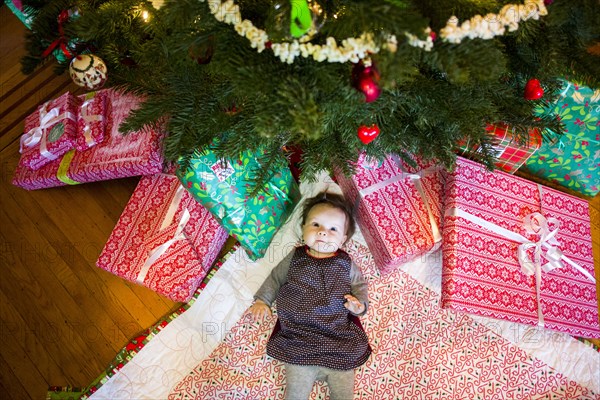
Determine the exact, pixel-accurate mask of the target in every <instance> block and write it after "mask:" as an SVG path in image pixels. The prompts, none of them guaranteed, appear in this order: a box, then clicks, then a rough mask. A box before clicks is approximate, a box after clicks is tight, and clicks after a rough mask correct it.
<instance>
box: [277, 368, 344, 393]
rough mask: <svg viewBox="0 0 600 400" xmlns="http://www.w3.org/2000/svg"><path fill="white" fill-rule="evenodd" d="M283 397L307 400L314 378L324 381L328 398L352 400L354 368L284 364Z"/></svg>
mask: <svg viewBox="0 0 600 400" xmlns="http://www.w3.org/2000/svg"><path fill="white" fill-rule="evenodd" d="M285 377H286V388H285V399H286V400H307V399H308V396H309V395H310V392H311V390H312V387H313V384H314V383H315V381H316V380H322V381H326V382H327V385H328V386H329V399H330V400H352V398H353V397H354V370H353V369H349V370H339V369H331V368H325V367H319V366H316V365H294V364H287V363H286V364H285Z"/></svg>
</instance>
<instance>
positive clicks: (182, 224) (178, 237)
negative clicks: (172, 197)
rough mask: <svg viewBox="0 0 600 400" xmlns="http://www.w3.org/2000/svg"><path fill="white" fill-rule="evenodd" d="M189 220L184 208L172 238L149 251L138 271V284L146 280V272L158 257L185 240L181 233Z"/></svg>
mask: <svg viewBox="0 0 600 400" xmlns="http://www.w3.org/2000/svg"><path fill="white" fill-rule="evenodd" d="M189 220H190V212H189V210H188V209H187V208H186V209H185V210H184V211H183V215H182V216H181V220H180V221H179V224H178V225H177V229H176V230H175V234H174V235H173V237H172V238H171V239H169V240H167V241H166V242H164V243H163V244H161V245H160V246H158V247H155V248H154V249H152V250H151V251H150V253H148V259H146V262H145V263H144V265H143V266H142V269H141V270H140V273H139V274H138V276H137V278H136V281H137V282H138V283H144V280H145V279H146V275H148V271H149V270H150V267H151V266H152V264H154V263H155V262H156V260H158V259H159V257H160V256H161V255H163V254H164V252H165V251H167V250H168V249H169V247H171V245H172V244H173V243H175V242H176V241H178V240H186V239H187V237H186V236H185V233H184V232H183V229H184V228H185V225H186V224H187V223H188V221H189Z"/></svg>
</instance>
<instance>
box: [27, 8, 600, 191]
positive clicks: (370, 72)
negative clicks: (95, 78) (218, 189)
mask: <svg viewBox="0 0 600 400" xmlns="http://www.w3.org/2000/svg"><path fill="white" fill-rule="evenodd" d="M24 4H25V6H26V7H28V8H27V10H29V12H30V13H32V14H33V15H34V16H35V18H34V20H33V24H32V27H31V33H30V35H29V37H28V46H29V49H28V50H29V55H28V56H27V57H26V58H25V59H24V60H23V69H24V71H25V72H31V71H33V70H34V68H35V67H36V66H37V65H38V64H40V63H41V62H44V60H45V59H46V57H47V55H48V54H49V52H50V51H54V52H55V53H58V54H62V56H61V57H59V61H61V64H60V67H59V71H58V72H61V71H64V70H65V69H67V68H68V66H69V59H70V58H71V57H73V56H75V55H76V54H83V53H93V54H95V55H97V56H98V57H100V58H101V59H103V60H104V62H105V63H106V64H107V66H108V73H109V84H110V85H113V86H119V87H122V88H124V89H125V90H128V91H132V92H135V93H138V94H141V95H144V96H145V101H144V103H143V105H142V107H141V108H140V109H138V110H137V111H136V112H135V113H133V114H131V115H130V117H129V118H128V120H127V121H126V123H124V124H123V125H122V126H121V131H123V132H127V131H129V130H134V129H139V128H140V127H141V126H143V125H146V124H163V123H166V126H167V130H168V133H169V135H168V137H167V139H166V142H165V155H166V157H167V158H168V159H170V160H176V159H179V158H180V157H181V158H182V159H184V160H185V159H186V157H188V156H190V155H191V154H192V153H193V152H194V150H195V149H198V148H202V147H204V146H207V145H209V144H210V143H213V141H214V139H218V143H219V144H218V148H217V151H218V153H219V154H221V155H224V156H227V155H231V156H234V155H236V154H238V153H240V152H242V151H244V150H248V149H249V150H258V149H259V148H260V149H262V150H266V151H265V152H264V154H265V156H264V157H265V160H264V165H265V166H266V167H268V165H269V162H270V161H273V160H275V159H276V158H277V157H279V156H280V155H281V153H282V152H285V151H286V149H290V148H300V149H302V161H301V167H302V170H303V173H304V174H305V176H307V177H312V176H314V174H315V172H317V171H319V170H321V169H331V168H333V167H334V166H337V167H340V168H342V169H343V170H344V171H346V172H350V171H351V165H352V162H353V161H355V160H356V159H357V157H358V154H359V152H360V151H365V152H366V153H367V154H369V155H371V156H373V157H375V158H382V157H384V156H385V155H386V154H389V153H395V154H398V155H399V156H401V157H404V156H405V155H406V154H408V153H414V154H418V155H420V156H422V157H424V158H426V159H437V160H439V161H440V162H442V163H443V164H445V165H446V166H451V165H452V164H453V162H454V160H455V157H456V155H455V151H456V148H457V146H458V144H459V143H462V142H464V141H467V140H469V141H471V142H474V143H480V144H481V145H482V150H483V161H484V162H485V163H486V164H487V165H488V166H491V165H492V163H493V155H492V152H491V146H490V139H489V137H487V136H486V135H485V129H484V128H485V126H486V124H488V123H495V122H503V123H506V124H508V125H510V126H512V127H514V128H515V132H516V133H517V134H519V135H520V136H519V140H523V141H525V140H526V132H527V131H528V129H531V128H539V129H540V130H541V131H542V132H544V131H545V129H547V128H550V129H552V130H553V131H555V132H560V131H561V123H560V121H558V120H557V119H556V118H554V117H553V116H552V115H549V116H544V117H541V118H540V117H537V116H535V115H534V113H533V109H534V107H536V106H537V105H538V104H539V103H541V102H542V103H543V102H548V101H551V100H552V99H553V96H554V94H555V92H556V90H557V88H558V78H561V77H567V78H568V79H570V80H574V81H577V82H584V83H585V84H587V85H589V86H592V87H598V83H599V78H600V57H599V56H598V54H597V53H595V54H594V51H593V47H594V46H596V47H597V46H598V43H600V5H599V3H598V1H597V0H578V1H567V0H556V1H551V0H545V1H542V0H525V2H524V3H517V4H512V3H510V2H509V1H491V0H489V1H486V0H483V1H473V0H460V1H454V0H442V1H435V2H433V1H430V0H424V1H417V0H413V1H411V0H387V1H384V0H353V1H350V0H310V1H307V0H272V1H261V0H235V1H234V0H227V1H225V2H222V1H221V0H208V1H201V0H166V1H164V2H162V1H153V2H149V1H139V0H114V1H102V0H87V1H85V0H69V1H67V0H55V1H50V2H40V1H24ZM61 16H62V18H61ZM49 49H50V50H49ZM538 81H539V82H540V86H539V87H535V84H536V83H537V82H538ZM531 84H534V87H533V88H532V87H529V86H530V85H531ZM526 86H528V87H527V91H526V92H524V91H525V90H526V89H525V88H526ZM261 154H262V152H261ZM257 178H258V179H259V180H260V173H259V174H258V176H257Z"/></svg>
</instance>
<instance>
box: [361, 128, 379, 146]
mask: <svg viewBox="0 0 600 400" xmlns="http://www.w3.org/2000/svg"><path fill="white" fill-rule="evenodd" d="M377 136H379V127H378V126H377V125H376V124H373V125H371V126H366V125H361V126H359V127H358V138H359V139H360V141H361V142H363V143H364V144H369V143H371V142H372V141H373V140H375V138H376V137H377Z"/></svg>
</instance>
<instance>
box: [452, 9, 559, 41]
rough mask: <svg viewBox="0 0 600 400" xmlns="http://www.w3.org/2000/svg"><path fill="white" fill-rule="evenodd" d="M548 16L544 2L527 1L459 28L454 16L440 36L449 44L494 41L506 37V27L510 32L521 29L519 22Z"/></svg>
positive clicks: (475, 17) (479, 17)
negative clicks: (478, 40) (477, 39)
mask: <svg viewBox="0 0 600 400" xmlns="http://www.w3.org/2000/svg"><path fill="white" fill-rule="evenodd" d="M544 15H548V10H547V9H546V6H545V4H544V0H525V4H519V5H515V4H507V5H505V6H504V7H502V9H501V10H500V13H499V14H491V13H490V14H487V15H486V16H485V17H482V16H481V15H476V16H474V17H473V18H471V19H469V20H468V21H465V22H463V23H462V24H461V25H460V27H459V26H458V18H456V17H455V16H452V17H451V18H450V19H449V20H448V23H447V24H446V26H445V27H444V28H442V29H441V30H440V36H441V37H442V38H443V39H444V40H445V41H447V42H450V43H460V42H461V40H462V39H464V38H469V39H475V38H480V39H492V38H493V37H494V36H500V35H504V32H505V30H506V27H508V31H509V32H514V31H516V30H517V29H518V28H519V22H521V21H527V20H528V19H535V20H538V19H539V18H540V16H544Z"/></svg>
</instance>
